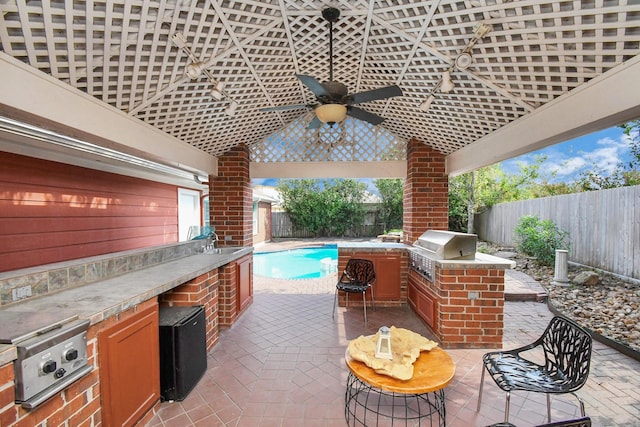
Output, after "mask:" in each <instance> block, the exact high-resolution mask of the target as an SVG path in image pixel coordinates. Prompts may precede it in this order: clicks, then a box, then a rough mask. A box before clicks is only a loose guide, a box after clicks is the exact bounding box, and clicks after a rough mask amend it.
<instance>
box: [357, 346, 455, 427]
mask: <svg viewBox="0 0 640 427" xmlns="http://www.w3.org/2000/svg"><path fill="white" fill-rule="evenodd" d="M345 360H346V362H347V366H348V367H349V377H348V379H347V390H346V393H345V418H346V420H347V424H348V425H353V426H373V425H376V426H386V425H389V426H398V425H402V422H404V425H405V426H409V425H412V426H413V425H432V426H433V425H439V426H445V425H446V409H445V400H444V387H445V386H446V385H447V384H449V383H450V382H451V380H452V379H453V375H454V374H455V365H454V364H453V360H451V356H449V354H448V353H447V352H446V351H444V350H442V349H441V348H440V347H436V348H434V349H433V350H430V351H423V352H422V353H421V354H420V357H419V358H418V360H416V361H415V363H414V364H413V377H412V378H411V379H410V380H406V381H403V380H399V379H396V378H392V377H390V376H387V375H383V374H378V373H376V372H375V371H374V370H373V369H371V368H369V367H368V366H367V365H365V364H364V363H363V362H359V361H357V360H354V359H352V358H351V356H349V351H348V350H347V352H346V353H345ZM435 414H437V415H438V417H437V424H434V421H436V420H434V415H435ZM427 417H428V418H429V420H428V421H427V420H426V418H427ZM427 423H430V424H427Z"/></svg>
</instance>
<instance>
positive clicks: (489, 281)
mask: <svg viewBox="0 0 640 427" xmlns="http://www.w3.org/2000/svg"><path fill="white" fill-rule="evenodd" d="M436 287H437V288H438V294H439V295H438V297H439V304H438V317H439V318H438V331H437V335H438V338H439V339H440V340H441V341H442V345H443V347H445V348H487V347H490V348H495V347H500V346H501V345H502V338H503V333H504V268H492V267H490V266H475V265H464V264H456V265H455V266H450V267H440V266H437V267H436Z"/></svg>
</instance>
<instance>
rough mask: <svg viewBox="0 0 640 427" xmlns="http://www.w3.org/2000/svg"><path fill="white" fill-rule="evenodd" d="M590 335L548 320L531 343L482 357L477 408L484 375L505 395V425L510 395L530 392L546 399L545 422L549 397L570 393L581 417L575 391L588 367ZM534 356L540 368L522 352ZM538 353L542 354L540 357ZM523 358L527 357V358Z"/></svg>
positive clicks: (558, 320) (561, 321) (571, 325)
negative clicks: (537, 358)
mask: <svg viewBox="0 0 640 427" xmlns="http://www.w3.org/2000/svg"><path fill="white" fill-rule="evenodd" d="M591 346H592V340H591V335H590V334H589V332H587V331H586V330H585V329H583V328H582V327H580V326H579V325H578V324H577V323H576V322H574V321H572V320H570V319H567V318H565V317H561V316H556V317H554V318H553V319H551V322H549V325H548V326H547V328H546V330H545V331H544V333H543V334H542V336H541V337H540V338H538V339H537V340H536V341H535V342H533V343H531V344H529V345H526V346H524V347H520V348H516V349H514V350H503V351H494V352H491V353H486V354H485V355H484V356H483V357H482V361H483V365H484V368H485V369H483V370H482V378H481V379H480V392H479V394H478V407H477V410H478V411H479V410H480V405H481V403H482V387H483V384H484V374H485V371H486V372H489V374H490V375H491V378H493V380H494V381H495V383H496V384H497V385H498V387H500V388H501V389H502V390H504V391H506V392H507V396H506V402H505V409H504V421H505V423H507V422H509V399H510V397H511V392H512V391H532V392H538V393H545V394H546V396H547V418H548V421H549V422H551V398H550V395H551V393H555V394H562V393H571V394H573V395H574V396H575V397H576V398H577V399H578V401H579V402H580V410H581V412H582V416H583V417H584V416H585V413H584V402H583V401H582V399H580V397H578V395H577V394H575V391H576V390H578V389H580V388H581V387H582V386H583V385H584V384H585V383H586V382H587V377H588V376H589V366H590V364H591ZM529 351H532V353H529V354H530V355H533V354H534V353H535V352H536V351H537V355H538V356H539V357H540V359H542V356H544V362H543V363H542V364H540V363H536V362H535V361H532V360H531V358H525V357H523V356H522V355H521V354H522V353H524V352H529ZM540 353H542V354H540ZM527 357H530V356H529V355H527Z"/></svg>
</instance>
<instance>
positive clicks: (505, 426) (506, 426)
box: [488, 417, 591, 427]
mask: <svg viewBox="0 0 640 427" xmlns="http://www.w3.org/2000/svg"><path fill="white" fill-rule="evenodd" d="M488 427H516V426H515V425H514V424H511V423H496V424H491V425H490V426H488ZM536 427H591V418H589V417H580V418H575V419H573V420H563V421H556V422H555V423H550V424H538V425H537V426H536Z"/></svg>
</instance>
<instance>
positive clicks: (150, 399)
mask: <svg viewBox="0 0 640 427" xmlns="http://www.w3.org/2000/svg"><path fill="white" fill-rule="evenodd" d="M158 331H159V329H158V306H157V305H155V306H153V307H150V308H148V309H146V310H143V311H141V312H139V313H136V314H134V315H132V316H131V317H128V318H126V319H124V320H122V321H120V322H118V323H116V324H115V325H113V326H111V327H109V328H107V329H105V330H104V331H102V332H101V333H100V335H99V336H98V352H99V359H100V391H101V393H102V421H103V423H104V425H105V426H108V427H110V426H118V427H119V426H132V425H134V424H135V423H136V422H137V421H138V420H140V418H141V417H142V416H144V414H146V413H147V411H148V410H149V409H150V408H151V407H152V406H153V405H154V404H155V403H156V402H157V401H158V400H159V399H160V361H159V360H160V355H159V352H160V349H159V332H158Z"/></svg>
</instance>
